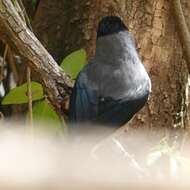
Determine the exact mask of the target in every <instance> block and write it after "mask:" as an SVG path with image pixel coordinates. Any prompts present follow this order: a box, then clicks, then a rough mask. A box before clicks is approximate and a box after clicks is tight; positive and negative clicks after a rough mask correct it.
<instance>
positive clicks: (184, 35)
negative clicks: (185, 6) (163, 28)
mask: <svg viewBox="0 0 190 190" xmlns="http://www.w3.org/2000/svg"><path fill="white" fill-rule="evenodd" d="M171 2H172V3H173V8H174V15H175V18H176V22H177V26H178V32H179V37H180V42H181V44H182V47H183V52H184V55H185V59H186V63H187V68H188V72H189V73H190V34H189V31H188V27H187V24H186V21H185V17H184V14H183V10H182V7H181V2H180V0H172V1H171Z"/></svg>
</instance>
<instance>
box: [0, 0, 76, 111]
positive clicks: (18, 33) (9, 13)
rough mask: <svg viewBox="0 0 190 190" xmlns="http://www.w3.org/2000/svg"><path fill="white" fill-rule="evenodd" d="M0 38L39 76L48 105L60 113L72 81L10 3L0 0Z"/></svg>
mask: <svg viewBox="0 0 190 190" xmlns="http://www.w3.org/2000/svg"><path fill="white" fill-rule="evenodd" d="M0 36H1V37H3V38H4V40H5V41H7V42H8V43H9V44H10V45H11V46H13V47H14V48H16V50H17V51H18V52H19V54H20V55H21V56H22V57H23V58H25V59H26V60H27V63H28V64H29V66H30V67H31V68H33V69H34V70H35V71H36V72H37V73H38V74H39V76H40V78H41V81H42V84H43V87H44V89H45V92H46V93H47V95H48V98H49V100H50V102H51V103H52V105H53V106H54V107H55V110H56V111H57V112H58V113H60V114H63V109H62V103H63V101H64V100H65V99H66V98H67V97H68V94H69V93H70V89H71V87H72V85H73V84H72V81H71V80H70V78H69V77H68V76H67V75H66V74H65V73H64V71H63V70H62V69H61V68H60V67H59V66H58V65H57V63H56V62H55V61H54V59H53V58H52V57H51V55H49V53H48V52H47V51H46V50H45V48H44V47H43V46H42V45H41V43H40V42H39V40H38V39H37V38H36V37H35V36H34V34H33V33H32V32H31V31H30V30H29V29H28V28H27V26H26V24H25V23H24V22H23V21H22V19H21V18H20V16H19V15H18V13H17V11H16V10H15V8H14V6H13V4H12V2H11V0H0Z"/></svg>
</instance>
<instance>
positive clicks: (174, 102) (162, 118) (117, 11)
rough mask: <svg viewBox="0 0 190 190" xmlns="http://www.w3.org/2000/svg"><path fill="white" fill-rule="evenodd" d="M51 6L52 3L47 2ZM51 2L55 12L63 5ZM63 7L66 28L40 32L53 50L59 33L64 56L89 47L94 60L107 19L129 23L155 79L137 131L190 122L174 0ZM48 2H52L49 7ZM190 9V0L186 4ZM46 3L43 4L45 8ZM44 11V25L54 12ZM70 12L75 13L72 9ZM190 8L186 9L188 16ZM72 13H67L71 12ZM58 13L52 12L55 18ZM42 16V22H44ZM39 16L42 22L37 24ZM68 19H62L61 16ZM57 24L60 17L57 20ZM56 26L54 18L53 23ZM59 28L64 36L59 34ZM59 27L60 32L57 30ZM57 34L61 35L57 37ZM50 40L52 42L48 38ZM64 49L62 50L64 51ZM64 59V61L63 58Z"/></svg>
mask: <svg viewBox="0 0 190 190" xmlns="http://www.w3.org/2000/svg"><path fill="white" fill-rule="evenodd" d="M47 1H48V0H47ZM49 2H51V4H52V6H54V9H56V6H57V3H56V2H55V3H54V2H52V1H50V0H49ZM59 2H60V3H62V5H67V6H63V10H62V14H63V13H65V15H66V20H65V21H64V22H62V21H63V20H62V19H61V21H60V22H62V25H60V23H59V21H57V23H55V25H54V26H53V27H51V25H49V26H48V21H47V20H46V24H47V25H46V28H45V27H44V28H40V24H39V25H38V27H39V28H38V30H37V32H39V31H41V32H39V34H40V35H39V36H40V39H42V41H43V43H44V44H46V45H47V47H48V48H49V44H51V41H50V40H49V41H48V42H46V40H45V39H51V36H53V34H57V35H58V34H59V37H60V39H61V40H60V41H61V42H60V43H59V42H58V44H59V45H58V44H55V47H61V50H60V51H61V53H60V55H58V54H57V55H58V57H59V56H62V55H65V54H68V53H69V52H71V51H73V50H75V49H77V48H80V47H85V49H86V50H87V52H88V54H89V57H92V56H93V55H94V50H95V43H96V26H97V23H98V21H99V19H100V18H101V17H102V16H103V15H119V16H121V17H122V18H124V20H125V21H126V23H127V25H128V27H129V29H130V31H131V32H132V33H133V34H134V36H135V38H136V42H137V47H138V50H139V53H140V56H141V59H142V61H143V63H144V65H145V67H146V68H147V70H148V72H149V74H150V77H151V80H152V95H151V97H150V100H149V102H148V104H147V106H146V107H145V108H144V109H143V110H142V111H141V112H140V113H139V114H138V115H137V116H136V117H135V118H134V119H133V121H132V122H131V123H130V125H131V126H149V127H165V126H166V127H177V126H179V127H184V126H185V122H186V116H187V115H186V111H187V100H188V86H187V81H188V80H187V79H188V72H187V67H186V64H185V61H184V59H183V54H182V48H181V45H180V40H179V38H178V30H177V28H176V20H175V19H174V14H173V13H174V11H173V6H172V1H164V0H152V1H147V0H133V1H132V0H127V1H124V0H123V1H119V0H104V1H101V0H84V1H80V2H79V1H77V0H71V1H69V2H68V1H67V0H60V1H59ZM46 3H47V2H46ZM182 3H183V6H184V4H189V3H188V1H187V0H183V1H182ZM42 4H43V5H42ZM40 6H44V8H43V9H39V10H38V11H39V13H38V16H39V14H40V17H39V18H38V22H39V23H40V20H43V21H44V19H46V18H47V15H48V12H47V10H48V7H46V8H45V2H43V1H41V5H40ZM69 7H70V9H69ZM188 7H189V6H187V5H186V6H184V11H185V12H186V14H187V15H186V16H188V17H189V12H187V9H188ZM66 11H67V12H66ZM53 15H54V13H53V12H52V13H51V16H53ZM38 16H37V17H38ZM37 17H36V19H37ZM61 18H62V17H61ZM54 19H55V17H54ZM52 22H53V18H52ZM59 26H61V28H60V29H59V32H58V31H57V32H56V31H55V29H56V28H57V27H58V28H59ZM50 28H51V32H50V33H49V34H50V38H48V35H47V34H42V32H44V29H48V30H49V29H50ZM52 28H54V29H52ZM54 32H55V33H54ZM44 35H46V37H43V36H44ZM58 49H59V48H58ZM58 59H59V58H58Z"/></svg>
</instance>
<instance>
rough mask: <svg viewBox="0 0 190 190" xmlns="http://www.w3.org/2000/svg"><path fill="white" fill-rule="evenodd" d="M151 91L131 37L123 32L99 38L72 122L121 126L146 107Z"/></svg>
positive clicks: (79, 84)
mask: <svg viewBox="0 0 190 190" xmlns="http://www.w3.org/2000/svg"><path fill="white" fill-rule="evenodd" d="M150 89H151V82H150V78H149V76H148V74H147V72H146V70H145V68H144V66H143V64H142V63H141V61H140V59H139V57H138V53H137V51H136V47H135V43H134V38H133V36H132V34H131V33H130V32H129V31H128V30H121V31H117V32H113V33H112V34H108V35H107V34H106V35H103V36H100V37H98V38H97V44H96V54H95V57H94V59H93V60H91V61H90V63H89V64H87V65H86V66H85V68H84V69H83V70H82V71H81V72H80V74H79V76H78V77H77V80H76V83H75V87H74V89H73V93H72V96H71V103H70V115H69V117H70V121H71V122H72V123H81V122H92V123H98V124H102V125H109V126H114V127H118V126H121V125H123V124H124V123H125V122H127V121H129V120H130V119H131V118H132V116H133V115H134V114H135V113H136V112H137V111H139V110H140V109H141V108H142V107H143V106H144V104H145V102H146V101H147V98H148V94H149V92H150Z"/></svg>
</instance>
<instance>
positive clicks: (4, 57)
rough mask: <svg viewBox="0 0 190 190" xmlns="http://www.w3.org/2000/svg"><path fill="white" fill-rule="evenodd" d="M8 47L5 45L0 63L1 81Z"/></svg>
mask: <svg viewBox="0 0 190 190" xmlns="http://www.w3.org/2000/svg"><path fill="white" fill-rule="evenodd" d="M8 49H9V46H8V44H6V45H5V50H4V53H3V61H2V69H1V81H2V80H3V79H4V66H5V60H6V57H7V52H8Z"/></svg>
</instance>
